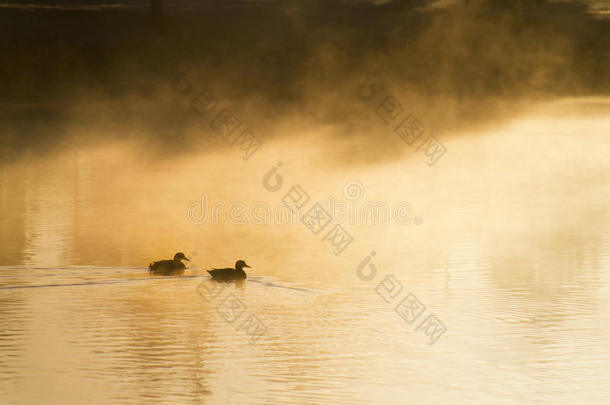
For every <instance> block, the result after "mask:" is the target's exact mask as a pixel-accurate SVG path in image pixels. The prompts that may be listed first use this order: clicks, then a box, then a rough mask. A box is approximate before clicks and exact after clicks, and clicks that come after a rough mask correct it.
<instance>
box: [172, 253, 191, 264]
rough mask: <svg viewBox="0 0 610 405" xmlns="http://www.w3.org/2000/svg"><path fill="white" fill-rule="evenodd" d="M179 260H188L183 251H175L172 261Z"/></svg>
mask: <svg viewBox="0 0 610 405" xmlns="http://www.w3.org/2000/svg"><path fill="white" fill-rule="evenodd" d="M181 260H186V261H187V262H190V260H189V259H187V258H186V256H185V255H184V253H182V252H180V253H176V254H175V255H174V261H175V262H179V261H181Z"/></svg>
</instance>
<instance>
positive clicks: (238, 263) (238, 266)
mask: <svg viewBox="0 0 610 405" xmlns="http://www.w3.org/2000/svg"><path fill="white" fill-rule="evenodd" d="M244 267H248V268H251V267H250V266H248V265H247V264H246V262H244V261H243V260H238V261H236V262H235V270H241V269H243V268H244Z"/></svg>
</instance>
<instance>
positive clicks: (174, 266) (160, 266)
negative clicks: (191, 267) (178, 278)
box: [148, 253, 189, 276]
mask: <svg viewBox="0 0 610 405" xmlns="http://www.w3.org/2000/svg"><path fill="white" fill-rule="evenodd" d="M182 260H187V261H189V259H187V258H186V256H185V255H184V253H176V254H175V255H174V260H160V261H158V262H154V263H151V264H149V265H148V271H149V272H150V273H152V274H160V275H162V276H169V275H180V274H182V273H184V269H186V266H185V265H184V263H182Z"/></svg>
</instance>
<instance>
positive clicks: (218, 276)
mask: <svg viewBox="0 0 610 405" xmlns="http://www.w3.org/2000/svg"><path fill="white" fill-rule="evenodd" d="M244 267H248V268H251V267H250V266H248V265H247V264H246V262H245V261H243V260H238V261H236V262H235V268H234V269H232V268H230V267H229V268H226V269H213V270H208V273H210V276H212V278H213V279H214V280H216V281H233V280H244V279H245V278H246V277H247V276H246V272H245V271H244Z"/></svg>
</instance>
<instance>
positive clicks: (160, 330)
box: [0, 100, 610, 404]
mask: <svg viewBox="0 0 610 405" xmlns="http://www.w3.org/2000/svg"><path fill="white" fill-rule="evenodd" d="M575 103H576V102H574V101H569V102H562V103H555V104H552V105H551V106H546V107H544V108H541V109H540V110H537V111H535V112H533V113H532V114H531V115H529V116H527V117H524V118H522V119H519V120H515V121H514V122H510V123H507V124H505V125H504V126H502V127H500V128H497V129H495V130H493V131H488V132H485V133H469V134H461V135H459V136H455V137H453V138H449V137H447V138H444V139H446V142H445V144H446V146H447V150H448V152H447V155H446V157H444V159H443V160H444V161H443V162H442V164H439V165H438V166H434V167H429V166H427V165H426V164H425V162H422V161H421V159H416V158H413V156H411V155H409V151H408V150H406V152H405V158H404V159H403V160H401V161H399V162H387V163H382V164H378V165H377V166H374V167H371V166H369V167H347V168H342V169H338V168H337V167H336V166H333V165H328V164H327V163H328V162H325V161H324V160H323V159H321V158H320V160H317V161H316V160H315V156H321V155H319V154H316V149H315V148H314V147H313V146H311V145H312V144H313V145H317V146H319V145H320V144H319V142H318V141H316V142H318V143H310V144H309V145H310V146H306V145H304V144H300V143H299V144H296V142H297V141H295V140H292V139H291V140H288V139H286V140H280V141H277V142H276V143H265V147H264V148H262V149H261V150H260V151H259V152H257V154H256V156H254V157H253V158H252V159H250V160H248V161H247V162H244V161H241V160H240V159H239V156H238V155H234V154H236V153H238V152H236V151H235V150H233V149H227V150H224V151H217V152H214V153H208V154H205V155H203V154H202V155H201V156H197V157H194V156H193V155H190V156H185V157H183V158H180V159H179V160H173V161H171V162H155V163H154V164H150V163H149V162H145V161H143V160H142V159H140V158H139V157H138V153H137V151H138V149H137V146H135V145H131V144H126V143H125V144H119V145H105V146H103V147H102V146H100V147H97V148H90V149H87V150H81V151H79V152H78V153H66V154H64V155H61V156H58V157H56V158H48V159H46V160H41V161H35V160H33V159H32V160H29V161H28V162H27V163H16V164H14V165H12V166H10V167H6V168H3V171H2V183H1V185H0V186H1V189H0V196H1V200H0V202H1V207H2V212H3V214H5V215H3V216H2V218H0V225H1V229H2V234H0V242H1V243H0V261H1V263H2V264H3V266H2V267H0V330H1V331H2V332H1V333H0V374H1V375H2V376H3V378H2V379H1V380H0V397H2V398H6V399H7V402H6V403H9V404H13V403H14V404H22V403H78V402H81V401H84V400H86V401H88V402H93V403H117V402H120V403H142V402H147V403H159V404H162V403H163V404H164V403H202V404H203V403H210V404H215V403H228V402H231V403H241V402H243V403H260V404H266V403H295V404H302V403H320V404H322V403H325V404H326V403H337V404H351V403H363V404H364V403H384V404H391V403H396V404H398V403H404V402H405V400H406V399H407V398H408V399H409V400H411V401H414V402H416V403H438V404H446V403H448V402H458V403H468V402H476V403H491V402H493V403H507V404H508V403H519V402H525V403H536V402H538V403H548V402H551V401H553V402H555V403H604V399H607V397H608V395H609V391H608V386H609V383H610V375H609V374H608V372H607V370H608V367H609V366H610V352H609V351H608V349H607V342H608V339H609V338H610V315H608V314H609V313H610V302H609V300H608V297H609V296H610V253H608V252H610V221H609V219H610V213H609V211H608V206H609V205H608V202H610V189H609V188H608V186H607V184H608V163H607V162H608V160H607V156H608V155H609V153H610V143H609V142H608V138H607V134H608V133H609V130H610V122H609V121H608V120H607V118H604V114H605V116H606V117H607V112H608V107H607V106H608V102H607V101H606V100H597V101H596V109H597V110H596V112H595V113H594V114H590V113H587V111H590V109H589V108H582V105H583V103H582V102H578V103H576V104H575ZM600 103H601V105H602V107H600ZM577 107H578V108H580V109H581V110H582V111H583V112H582V113H581V114H579V115H575V114H573V111H575V109H578V108H577ZM600 108H601V109H602V110H603V112H602V113H601V114H600V113H599V111H598V110H599V109H600ZM568 112H570V113H571V114H568ZM396 142H397V143H396V147H400V145H401V144H400V140H399V139H397V140H396ZM302 156H307V157H308V159H304V158H301V157H302ZM324 156H328V155H324ZM280 157H281V159H282V160H283V162H284V165H283V166H282V170H283V172H282V175H283V176H284V178H285V179H287V182H288V183H289V184H301V185H303V186H304V187H305V186H306V187H307V189H308V190H309V191H311V194H312V200H316V199H318V200H324V199H326V198H327V197H328V196H329V195H332V196H336V197H337V199H339V200H340V199H341V198H343V194H342V190H343V186H344V184H345V183H347V182H349V181H359V182H360V183H362V184H363V185H364V186H365V189H364V194H365V196H364V197H363V198H365V197H366V199H367V200H369V201H385V202H387V203H388V204H389V205H393V204H394V203H397V202H400V201H409V202H410V203H411V204H412V205H413V207H414V209H415V211H416V214H417V215H418V216H421V218H423V223H422V224H421V225H419V226H415V225H413V224H411V225H398V224H396V223H393V224H390V225H366V226H365V225H353V226H352V225H346V228H348V230H349V232H350V233H351V234H352V236H353V237H354V242H353V243H352V245H350V247H349V248H348V249H347V250H346V251H345V252H344V253H343V254H341V255H340V256H338V257H336V256H334V255H333V254H332V253H331V250H330V249H329V248H328V246H326V245H325V244H324V243H322V242H321V240H320V238H319V237H315V236H314V235H312V234H311V233H310V231H309V230H308V229H307V228H306V227H304V226H303V225H299V224H293V225H277V224H276V225H255V224H245V225H233V224H230V223H228V222H227V221H219V222H218V223H217V224H212V223H210V222H206V223H204V224H201V225H194V224H192V223H189V222H188V221H187V218H186V210H187V206H188V205H189V204H190V203H191V202H193V201H198V200H200V198H201V195H202V193H204V192H205V193H207V194H208V195H209V196H210V198H212V199H213V200H215V201H222V202H224V203H225V204H230V203H231V202H244V203H246V205H248V204H253V203H255V202H265V203H268V204H270V205H273V204H274V203H276V202H278V201H279V200H280V199H281V197H282V195H281V193H273V192H270V191H268V190H266V189H265V188H264V187H263V186H262V183H261V181H262V177H263V175H264V174H265V173H266V172H267V171H268V170H269V169H270V168H271V167H272V166H273V165H274V164H275V163H276V162H277V161H278V158H280ZM324 159H326V158H324ZM328 167H332V169H329V168H328ZM7 214H8V215H7ZM373 250H374V251H375V252H376V255H375V256H374V257H371V263H372V264H374V266H375V268H376V274H375V276H374V277H373V278H372V280H370V281H364V280H362V279H360V278H359V277H358V276H357V274H356V267H357V266H358V264H359V263H361V262H362V260H363V259H364V258H365V257H366V256H367V255H368V254H369V253H370V252H371V251H373ZM177 251H184V252H185V253H187V255H189V256H192V258H193V262H192V264H191V267H192V268H191V270H190V271H187V273H186V275H185V276H184V277H169V278H163V277H150V276H148V274H147V270H146V266H147V264H148V263H149V262H151V261H153V260H157V259H162V258H166V257H170V256H171V255H173V253H174V252H177ZM238 258H243V259H245V260H246V261H247V262H248V263H249V264H250V265H251V266H252V267H253V269H252V271H251V272H249V277H250V278H249V279H248V280H247V281H246V282H245V283H244V284H243V285H241V286H235V285H230V286H229V287H228V289H227V291H226V294H227V295H230V294H233V296H234V297H236V298H237V299H238V300H239V301H240V302H241V303H243V305H244V306H245V312H244V315H243V316H247V315H249V314H254V315H256V316H257V317H258V318H259V319H260V320H261V321H262V322H263V323H264V325H265V326H266V327H267V330H266V331H265V333H264V335H263V336H262V337H261V338H260V339H259V340H258V341H257V342H256V344H254V345H252V344H249V340H248V336H247V335H246V334H245V333H244V332H243V331H241V330H239V322H241V320H239V319H238V320H236V321H234V322H228V321H226V320H225V319H223V316H222V311H221V310H219V305H221V301H220V299H218V300H215V299H209V298H210V297H207V298H206V297H205V296H202V295H201V294H200V289H198V287H199V286H200V285H201V282H202V280H206V278H205V277H206V276H204V274H205V272H204V271H203V269H205V268H209V267H213V266H216V267H226V266H229V265H232V264H233V263H234V262H235V260H236V259H238ZM389 275H393V276H394V277H395V280H396V281H397V282H398V283H400V284H401V285H402V287H403V289H402V291H401V293H400V294H399V295H398V296H396V297H395V298H394V299H393V300H392V299H391V300H389V301H390V302H386V300H384V299H383V298H382V297H381V296H380V295H379V294H378V293H377V292H376V291H375V288H376V286H378V284H379V283H380V282H381V281H382V280H383V279H384V277H386V276H389ZM408 293H412V294H414V295H415V296H416V297H417V298H418V299H419V301H420V302H421V303H422V304H423V305H425V307H426V308H425V312H424V313H425V315H427V314H434V315H436V316H437V317H438V318H439V319H440V320H442V322H443V323H444V324H445V325H446V327H447V332H446V333H445V334H444V335H443V336H442V337H441V338H440V339H439V340H438V341H437V342H436V343H435V344H434V345H428V340H427V337H426V336H425V334H423V333H421V330H420V331H418V330H416V328H417V324H418V323H419V322H420V321H421V320H422V319H423V317H424V316H425V315H422V318H421V319H418V320H417V321H415V322H413V323H412V324H407V323H406V322H405V321H404V320H403V319H401V317H400V316H399V314H398V313H397V312H396V311H395V307H396V305H397V304H398V302H399V300H401V299H402V298H403V297H405V296H406V295H407V294H408Z"/></svg>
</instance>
